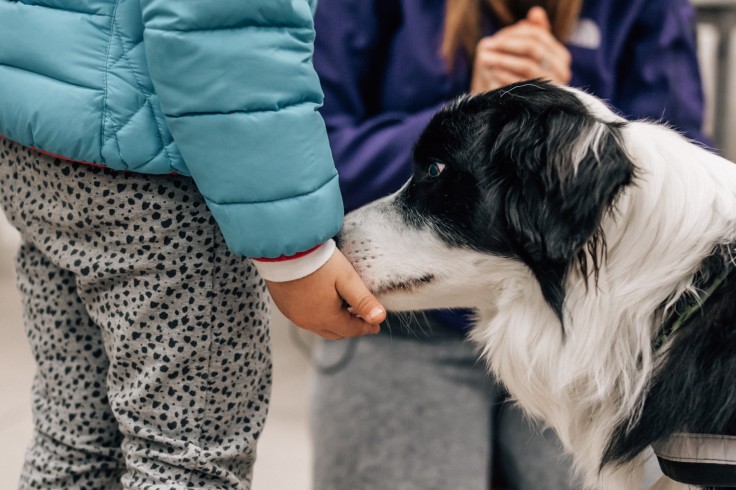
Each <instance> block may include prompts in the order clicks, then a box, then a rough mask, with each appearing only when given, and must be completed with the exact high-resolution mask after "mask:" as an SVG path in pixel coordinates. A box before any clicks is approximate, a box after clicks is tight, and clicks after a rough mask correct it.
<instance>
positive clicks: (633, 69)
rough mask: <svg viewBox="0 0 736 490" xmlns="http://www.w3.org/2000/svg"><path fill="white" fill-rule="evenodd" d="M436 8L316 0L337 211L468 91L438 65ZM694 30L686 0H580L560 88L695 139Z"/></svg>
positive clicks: (383, 175) (318, 61)
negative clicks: (339, 197) (566, 81)
mask: <svg viewBox="0 0 736 490" xmlns="http://www.w3.org/2000/svg"><path fill="white" fill-rule="evenodd" d="M444 12H445V0H422V1H417V0H320V3H319V8H318V9H317V14H316V17H315V25H316V28H317V33H318V36H317V40H316V44H315V55H314V64H315V67H316V68H317V72H318V73H319V75H320V78H321V80H322V87H323V89H324V91H325V105H324V107H323V108H322V110H321V112H322V115H323V116H324V118H325V122H326V123H327V128H328V133H329V136H330V141H331V142H332V149H333V153H334V156H335V161H336V162H337V166H338V170H339V171H340V181H341V186H342V189H343V198H344V200H345V205H346V208H347V210H352V209H355V208H357V207H359V206H361V205H363V204H365V203H367V202H370V201H372V200H374V199H377V198H379V197H382V196H385V195H386V194H389V193H391V192H393V191H395V190H396V189H398V188H399V187H400V186H401V185H402V184H403V183H404V182H405V181H406V180H407V179H408V178H409V175H410V174H411V170H412V164H411V149H412V146H413V144H414V142H415V141H416V140H417V138H418V137H419V134H420V133H421V131H422V130H423V129H424V127H425V126H426V124H427V123H428V122H429V120H430V118H431V117H432V115H433V114H434V112H435V111H436V110H437V109H439V108H440V107H441V106H442V105H444V104H445V103H446V102H447V101H449V100H450V99H451V98H453V97H455V96H457V95H459V94H461V93H464V92H467V91H468V90H469V88H470V72H469V69H468V66H467V64H465V63H463V62H462V60H461V62H460V63H457V64H456V66H455V67H454V69H453V70H451V71H449V72H448V70H447V69H446V63H445V61H444V60H443V59H442V57H441V55H440V50H439V46H440V41H441V37H442V29H443V24H444ZM486 21H487V23H486V34H488V35H490V34H492V33H494V32H495V31H496V30H498V28H499V23H498V21H497V20H496V19H494V18H488V19H486ZM694 28H695V13H694V11H693V8H692V7H691V6H690V4H689V2H688V1H687V0H586V1H584V2H583V7H582V12H581V21H580V22H579V24H578V27H577V29H576V30H575V33H574V35H573V36H572V39H571V41H570V42H569V43H568V45H567V47H568V49H569V50H570V53H571V55H572V59H573V61H572V74H573V77H572V82H571V85H573V86H575V87H582V88H584V89H586V90H588V91H590V92H591V93H593V94H595V95H597V96H599V97H601V98H604V99H607V100H608V101H609V102H610V103H611V104H612V105H613V106H614V107H615V108H617V109H618V110H619V111H621V112H622V113H623V114H624V115H626V116H628V117H632V118H652V119H655V120H664V121H667V122H668V123H670V124H672V125H673V126H675V127H676V128H677V129H679V130H681V131H683V132H685V133H686V134H687V135H688V136H690V137H692V138H694V139H697V140H700V141H705V138H704V137H703V135H702V133H701V125H702V123H703V94H702V87H701V81H700V75H699V71H698V60H697V56H696V46H695V35H694ZM461 58H462V57H461Z"/></svg>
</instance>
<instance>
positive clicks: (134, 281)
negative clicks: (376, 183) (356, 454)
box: [0, 140, 271, 489]
mask: <svg viewBox="0 0 736 490" xmlns="http://www.w3.org/2000/svg"><path fill="white" fill-rule="evenodd" d="M0 189H1V190H2V196H1V197H2V203H3V206H4V208H5V209H6V212H7V214H8V216H9V218H10V219H11V221H12V222H13V223H14V224H15V226H16V227H17V228H19V230H20V231H21V235H22V237H23V241H24V252H23V253H22V254H21V257H20V258H19V260H20V262H19V263H20V265H21V268H20V273H19V281H20V286H21V291H22V293H23V295H24V298H25V303H26V314H25V318H26V325H27V326H26V328H27V331H28V332H29V340H30V342H31V344H32V348H33V350H34V352H36V353H37V358H38V357H39V355H41V357H43V359H41V360H39V361H38V364H39V374H38V376H37V378H38V377H43V378H44V379H45V380H46V383H45V385H42V384H38V383H37V384H36V385H34V393H33V397H34V408H35V410H36V412H35V427H36V435H35V436H34V440H33V442H32V446H31V449H30V450H29V452H28V458H27V463H26V469H25V471H24V480H23V482H22V484H21V486H22V487H24V488H80V489H81V488H107V487H106V486H104V484H101V483H99V482H101V481H103V480H102V479H101V478H109V479H116V478H117V475H118V474H119V473H120V472H121V471H122V472H123V474H122V477H121V479H120V481H121V483H122V485H123V487H124V488H146V489H178V488H213V489H215V488H228V489H229V488H243V489H247V488H249V487H250V480H251V473H252V466H253V462H254V459H255V444H256V441H257V439H258V436H259V435H260V433H261V431H262V428H263V424H264V421H265V416H266V411H267V407H268V397H269V391H270V384H271V360H270V351H269V333H268V325H267V319H268V313H269V312H268V307H267V301H266V291H265V286H264V283H263V281H262V280H260V279H259V278H258V276H257V274H256V272H255V270H254V268H253V266H252V264H251V263H250V261H248V260H247V259H244V258H242V257H237V256H234V255H233V254H231V253H230V252H229V251H228V249H227V247H226V245H225V243H224V240H223V238H222V235H221V234H220V232H219V230H218V228H217V225H216V223H215V222H214V219H213V218H212V216H211V214H210V213H209V211H208V210H207V208H206V205H205V203H204V200H203V198H202V197H201V195H200V194H199V193H198V192H197V190H196V188H195V186H194V184H193V182H192V181H191V179H188V178H185V177H181V176H146V175H140V174H134V173H123V172H112V171H109V170H106V169H101V168H95V167H90V166H84V165H78V164H72V163H69V162H64V161H59V160H57V159H54V158H52V157H47V156H45V155H41V154H39V153H37V152H35V151H33V150H31V149H27V148H23V147H21V146H19V145H17V144H15V143H11V142H8V141H5V140H0ZM254 233H257V230H254ZM23 257H25V258H23ZM24 261H25V263H27V265H26V266H25V267H23V264H24ZM36 263H38V264H47V265H48V267H46V266H43V265H38V266H36V265H35V264H36ZM54 270H57V271H64V272H63V273H60V272H59V273H58V275H55V276H54V278H53V279H49V277H48V274H49V273H50V271H54ZM22 277H25V279H21V278H22ZM30 305H33V306H32V307H31V306H30ZM80 305H83V309H82V308H81V306H80ZM81 325H84V326H85V328H89V329H92V330H94V331H95V333H94V334H92V333H91V332H87V333H81V332H82V331H83V329H82V328H81ZM31 333H33V335H31ZM39 353H42V354H39ZM71 353H73V355H72V354H71ZM71 357H73V359H71ZM68 369H69V371H67V370H68ZM92 371H94V372H95V373H97V374H96V375H95V376H92V375H91V372H92ZM98 371H99V373H98ZM75 373H90V374H89V375H88V374H85V375H84V376H82V375H81V374H76V375H75ZM49 386H53V389H51V390H49V388H48V387H49ZM44 397H45V398H49V397H51V398H53V401H54V403H47V402H46V401H43V402H42V401H41V400H43V399H44ZM78 399H79V400H81V401H77V400H78ZM110 413H111V414H112V415H113V416H114V423H113V422H112V421H111V420H110V417H109V415H107V416H106V415H105V414H110ZM103 422H108V423H107V425H106V424H105V423H103ZM111 427H114V430H112V429H111ZM95 431H97V432H99V434H100V435H102V434H104V437H103V436H101V437H99V438H98V437H95ZM116 438H117V439H116ZM98 439H99V440H100V441H103V442H102V443H99V442H98ZM112 441H117V442H119V441H122V442H120V444H119V446H118V445H116V444H117V442H116V443H113V442H112ZM117 448H119V449H117ZM116 450H119V451H121V453H122V457H123V458H124V462H125V465H124V467H123V466H122V464H120V465H116V464H115V463H114V461H116V460H117V454H116ZM103 456H105V457H106V458H107V459H105V462H106V463H105V464H104V465H103V464H102V463H101V459H100V458H102V457H103ZM34 468H54V470H53V477H54V478H57V481H58V482H59V483H58V485H56V486H54V485H51V484H41V483H38V480H34V478H37V477H38V478H43V477H44V475H42V474H41V472H39V471H38V470H34ZM123 468H124V469H123ZM106 471H107V474H106V476H104V477H102V476H100V475H98V473H99V474H102V473H105V472H106ZM64 475H66V476H64ZM111 481H112V480H111ZM100 485H103V486H100Z"/></svg>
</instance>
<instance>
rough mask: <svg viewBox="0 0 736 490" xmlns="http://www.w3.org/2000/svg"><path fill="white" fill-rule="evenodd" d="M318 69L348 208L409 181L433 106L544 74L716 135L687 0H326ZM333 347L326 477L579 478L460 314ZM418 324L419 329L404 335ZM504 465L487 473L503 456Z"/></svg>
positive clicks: (325, 368) (331, 481)
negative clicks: (498, 374) (478, 348)
mask: <svg viewBox="0 0 736 490" xmlns="http://www.w3.org/2000/svg"><path fill="white" fill-rule="evenodd" d="M315 22H316V27H317V31H318V37H317V42H316V47H315V66H316V68H317V71H318V73H319V74H320V78H321V81H322V85H323V88H324V90H325V105H324V107H323V109H322V114H323V116H324V118H325V121H326V123H327V128H328V134H329V136H330V140H331V144H332V148H333V153H334V156H335V160H336V162H337V164H338V169H339V171H340V179H341V180H340V184H341V186H342V188H343V196H344V199H345V205H346V209H347V210H348V211H349V210H352V209H355V208H357V207H359V206H361V205H363V204H365V203H367V202H370V201H372V200H375V199H377V198H380V197H382V196H385V195H387V194H389V193H391V192H393V191H395V190H397V189H398V188H399V187H400V186H401V185H402V184H403V183H404V182H405V181H406V179H407V178H408V177H409V176H410V174H411V171H412V161H411V150H412V145H413V144H414V142H415V141H416V139H417V138H418V136H419V134H420V132H421V131H422V130H423V128H424V127H425V125H426V124H427V123H428V122H429V119H430V118H431V117H432V115H433V114H434V112H435V111H436V110H437V109H439V108H440V107H441V106H442V105H444V104H445V103H447V102H448V101H449V100H451V99H452V98H453V97H455V96H457V95H459V94H462V93H464V92H468V91H469V92H476V93H477V92H482V91H485V90H492V89H495V88H498V87H501V86H503V85H505V84H508V83H511V82H516V81H520V80H526V79H531V78H536V77H542V78H546V79H550V80H553V81H555V82H558V83H562V84H570V85H572V86H575V87H581V88H584V89H586V90H588V91H590V92H592V93H594V94H595V95H597V96H599V97H602V98H604V99H607V100H608V101H609V102H610V103H611V104H612V105H613V106H614V107H615V108H616V109H617V110H618V111H620V112H621V113H622V114H624V115H626V116H628V117H634V118H653V119H657V120H665V121H668V122H669V123H670V124H672V125H674V126H675V127H676V128H678V129H680V130H681V131H684V132H685V133H686V134H687V135H689V136H690V137H692V138H695V139H699V140H704V138H703V136H702V134H701V132H700V127H701V124H702V112H703V98H702V90H701V82H700V79H699V74H698V65H697V59H696V52H695V41H694V13H693V10H692V8H691V6H690V5H689V4H688V2H687V1H685V0H676V1H671V0H624V1H620V0H617V1H613V0H597V1H594V0H589V1H581V0H546V1H544V0H538V1H523V0H517V1H513V0H489V1H486V0H448V1H447V2H445V1H442V0H428V1H423V2H416V1H410V0H401V1H387V0H370V1H364V0H321V2H320V5H319V8H318V11H317V14H316V17H315ZM393 320H394V321H390V322H388V327H389V328H384V329H383V330H382V333H381V334H380V335H377V336H373V337H370V338H368V337H366V338H362V339H360V341H355V342H354V341H343V342H328V343H323V344H322V345H320V346H319V347H318V349H317V350H316V353H315V362H316V364H317V366H318V369H317V375H316V377H315V382H314V387H313V388H314V389H313V392H312V428H313V436H314V455H315V466H314V478H315V482H314V488H316V489H319V490H331V489H335V490H338V489H345V488H350V489H355V490H360V489H373V488H401V489H402V490H410V489H422V490H428V489H445V488H461V489H487V488H489V486H490V485H491V483H490V482H491V480H492V479H493V477H495V476H497V475H498V474H499V473H500V472H502V473H504V474H505V476H506V484H507V485H508V487H509V488H520V489H537V488H545V489H566V488H577V487H578V486H579V483H578V482H577V481H576V480H575V478H574V477H573V476H572V474H571V472H570V468H569V460H568V459H566V458H564V457H563V456H562V449H561V447H560V445H559V442H558V441H557V439H556V437H555V436H554V434H552V433H551V432H549V431H545V432H541V431H540V430H539V429H538V428H537V427H535V426H534V425H533V424H532V423H530V422H529V421H527V420H526V419H525V418H524V416H523V415H522V414H521V413H520V412H519V410H518V409H516V408H515V407H514V406H513V405H510V404H508V403H505V394H504V391H503V389H502V388H501V387H500V386H498V385H497V384H496V383H494V382H493V381H492V380H491V379H489V378H488V376H487V375H486V372H485V369H484V367H483V366H482V365H479V364H478V362H477V355H476V353H475V352H474V350H473V347H472V346H471V345H470V344H469V343H468V342H466V341H465V332H466V331H467V329H468V328H469V323H470V322H469V320H467V319H466V318H463V317H462V315H461V314H460V313H451V314H450V313H447V312H434V313H430V314H426V315H416V316H415V317H414V318H413V319H410V320H404V322H405V323H406V322H408V323H409V325H408V328H407V329H403V328H402V326H403V325H402V322H401V321H399V320H396V318H393ZM407 331H408V332H407ZM494 459H495V460H496V461H497V463H498V464H497V465H496V468H497V469H499V470H500V471H499V472H492V471H489V468H490V467H491V466H492V462H493V460H494Z"/></svg>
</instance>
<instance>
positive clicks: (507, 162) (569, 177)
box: [490, 107, 634, 317]
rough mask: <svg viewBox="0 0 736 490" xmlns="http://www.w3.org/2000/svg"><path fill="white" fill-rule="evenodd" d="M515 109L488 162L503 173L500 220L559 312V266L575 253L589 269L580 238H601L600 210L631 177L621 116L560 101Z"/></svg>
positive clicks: (565, 268) (569, 262) (561, 297)
mask: <svg viewBox="0 0 736 490" xmlns="http://www.w3.org/2000/svg"><path fill="white" fill-rule="evenodd" d="M520 112H521V114H520V113H517V114H516V115H515V116H514V117H512V118H511V120H510V121H508V122H507V124H505V125H504V126H503V128H502V129H501V131H500V133H499V134H498V135H497V137H496V138H495V141H494V142H493V145H492V146H493V148H492V150H491V152H490V157H491V158H492V160H493V162H492V165H491V167H493V168H495V171H500V172H502V175H501V177H502V178H504V179H508V182H507V185H505V186H503V187H504V189H505V190H506V192H507V193H506V195H505V220H506V223H507V226H508V231H509V233H510V235H511V239H512V241H513V242H514V247H515V248H516V249H517V250H518V252H519V253H520V255H521V256H522V258H523V259H524V260H525V261H526V262H527V264H528V265H529V266H530V267H531V268H532V270H533V271H534V273H535V275H536V276H537V278H538V279H539V282H540V284H541V286H542V292H543V294H544V295H545V298H546V300H547V301H548V303H549V304H550V305H551V306H552V308H553V309H554V310H555V311H556V313H557V314H558V316H560V317H562V303H563V301H564V290H563V281H564V277H565V274H566V273H567V271H568V269H569V268H570V266H571V265H572V264H573V263H574V261H575V260H576V258H578V259H579V260H580V261H579V264H580V265H581V266H582V268H583V272H584V273H585V274H587V262H586V261H585V260H584V259H580V257H581V251H583V247H585V246H586V244H587V245H588V246H590V245H591V243H592V246H593V248H594V249H595V248H596V245H597V244H598V245H601V246H604V242H600V241H597V240H596V238H598V239H600V240H602V239H603V238H602V237H600V235H599V226H600V221H601V217H602V216H603V214H604V213H605V212H606V211H607V210H608V209H609V208H610V206H611V204H612V202H613V201H614V199H615V197H616V195H617V193H618V192H619V191H620V189H621V188H622V187H623V186H625V185H626V184H628V183H629V182H630V181H631V179H632V177H633V171H634V166H633V163H632V162H631V160H630V159H629V157H628V156H627V154H626V151H625V150H624V148H623V146H622V144H621V141H622V140H621V133H620V125H621V123H604V122H600V121H597V120H595V119H593V118H592V117H591V116H590V115H589V114H587V113H585V112H584V111H579V110H569V109H565V108H561V107H553V108H551V109H548V110H546V111H543V112H542V113H541V114H540V113H536V114H533V113H529V112H527V113H524V111H520ZM591 240H593V242H591ZM598 252H599V251H597V250H594V254H593V255H595V256H596V257H594V264H593V266H594V268H596V271H597V267H598V263H597V258H598V257H597V256H598Z"/></svg>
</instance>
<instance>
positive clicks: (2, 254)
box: [0, 216, 311, 490]
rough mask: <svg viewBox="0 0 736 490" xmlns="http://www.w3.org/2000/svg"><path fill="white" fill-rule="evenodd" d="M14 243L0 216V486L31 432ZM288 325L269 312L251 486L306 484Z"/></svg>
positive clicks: (302, 368) (304, 433)
mask: <svg viewBox="0 0 736 490" xmlns="http://www.w3.org/2000/svg"><path fill="white" fill-rule="evenodd" d="M16 245H17V239H16V238H15V237H14V235H13V231H12V230H10V229H9V227H8V226H7V224H6V223H5V222H4V219H3V218H2V216H0V489H12V488H16V485H17V481H18V475H19V474H20V468H21V465H22V463H23V453H24V451H25V447H26V444H27V441H28V440H29V438H30V434H31V409H30V399H29V392H30V386H31V379H32V377H33V370H34V364H33V359H32V357H31V354H30V350H29V348H28V345H27V343H26V339H25V336H24V334H23V327H22V324H21V313H20V303H19V299H18V295H17V292H16V290H15V283H14V279H13V275H12V257H13V254H14V248H15V246H16ZM293 328H294V327H292V326H290V325H288V324H287V322H286V321H285V320H284V318H283V317H281V316H280V315H274V322H273V337H274V341H273V351H274V390H273V397H272V404H271V410H270V413H269V419H268V423H267V424H266V429H265V430H264V432H263V436H262V437H261V442H260V444H259V446H258V461H257V463H256V468H255V481H254V484H253V490H277V489H290V490H307V489H309V488H310V481H311V474H310V467H311V453H310V446H309V434H308V430H307V404H306V398H307V389H308V382H309V376H310V365H309V363H308V362H307V356H306V354H305V353H304V352H302V351H301V350H299V349H298V348H297V347H296V344H295V342H294V340H293V334H290V333H289V329H293ZM306 335H308V334H303V336H305V340H307V341H309V338H306Z"/></svg>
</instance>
